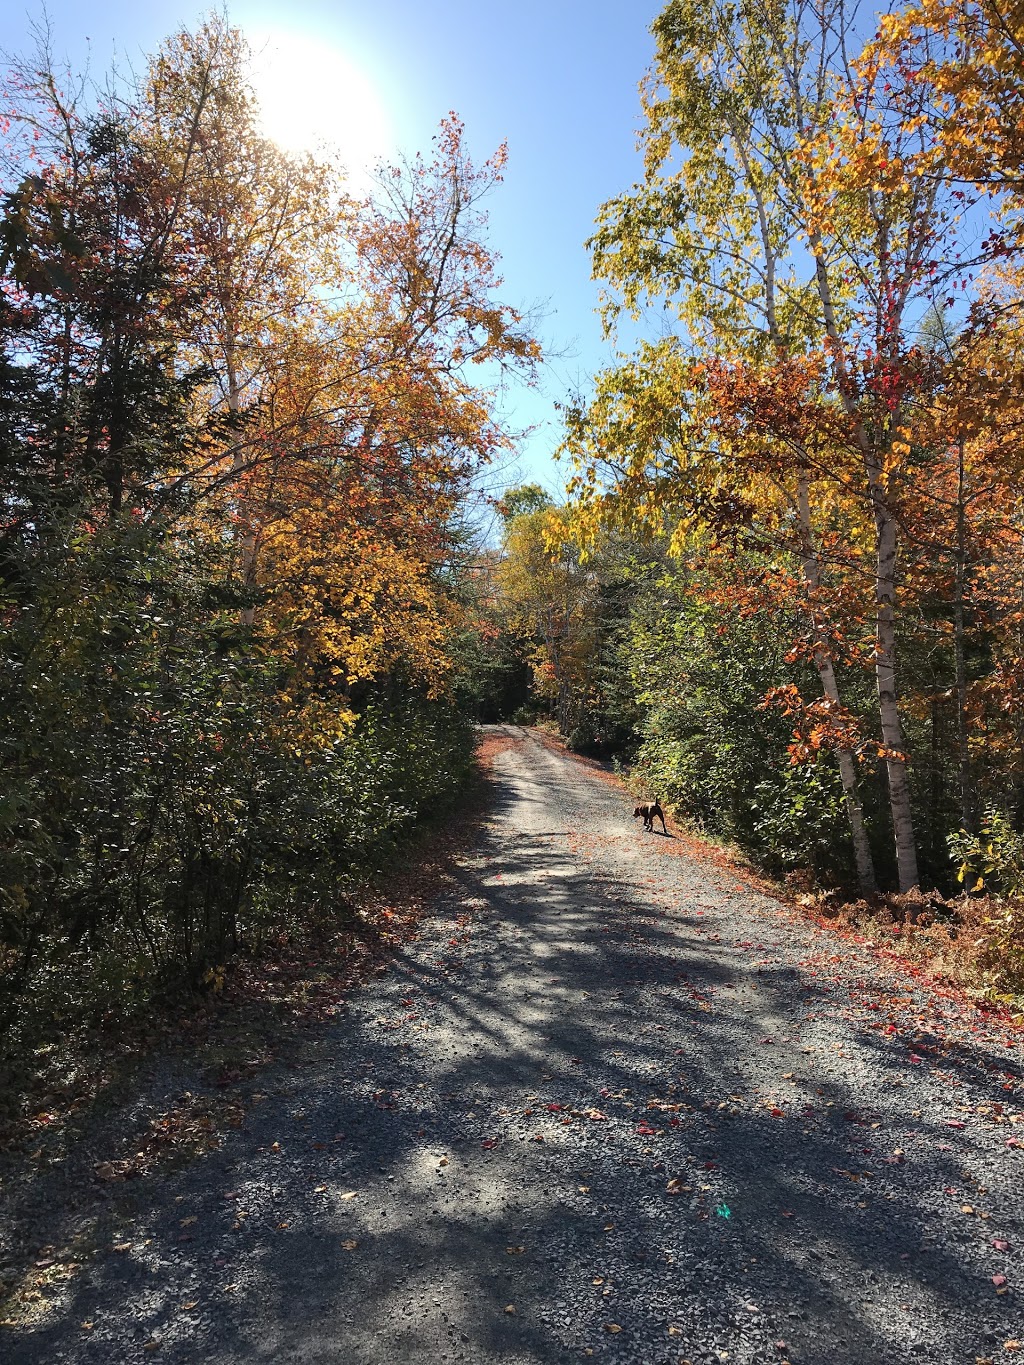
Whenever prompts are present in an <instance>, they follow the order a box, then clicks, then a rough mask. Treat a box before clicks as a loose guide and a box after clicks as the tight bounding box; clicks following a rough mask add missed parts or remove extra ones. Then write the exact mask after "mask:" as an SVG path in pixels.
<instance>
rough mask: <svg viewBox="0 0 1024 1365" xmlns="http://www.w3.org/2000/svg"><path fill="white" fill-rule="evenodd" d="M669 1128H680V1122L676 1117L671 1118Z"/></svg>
mask: <svg viewBox="0 0 1024 1365" xmlns="http://www.w3.org/2000/svg"><path fill="white" fill-rule="evenodd" d="M668 1126H669V1127H670V1128H678V1127H679V1120H678V1119H677V1118H674V1117H673V1118H670V1119H669V1121H668Z"/></svg>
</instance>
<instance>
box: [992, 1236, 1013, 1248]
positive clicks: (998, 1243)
mask: <svg viewBox="0 0 1024 1365" xmlns="http://www.w3.org/2000/svg"><path fill="white" fill-rule="evenodd" d="M992 1245H993V1246H994V1247H995V1249H996V1251H1012V1250H1013V1248H1012V1247H1011V1246H1010V1243H1009V1242H1007V1241H1006V1240H1005V1239H1004V1238H1002V1237H993V1238H992Z"/></svg>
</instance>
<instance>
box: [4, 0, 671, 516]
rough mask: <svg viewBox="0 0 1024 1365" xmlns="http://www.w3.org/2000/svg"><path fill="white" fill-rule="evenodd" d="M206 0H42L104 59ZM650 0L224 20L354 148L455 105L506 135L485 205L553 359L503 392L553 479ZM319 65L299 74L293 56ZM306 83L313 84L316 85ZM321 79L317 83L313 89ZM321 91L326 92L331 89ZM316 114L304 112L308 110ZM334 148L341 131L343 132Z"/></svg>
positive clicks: (185, 20)
mask: <svg viewBox="0 0 1024 1365" xmlns="http://www.w3.org/2000/svg"><path fill="white" fill-rule="evenodd" d="M207 8H208V6H205V5H197V6H194V7H193V6H192V5H190V4H187V3H182V0H155V2H154V0H147V3H138V0H135V3H127V2H126V0H108V3H99V4H93V5H90V6H88V7H87V6H83V5H82V4H81V3H75V4H72V3H70V0H49V3H48V5H47V13H48V16H49V20H50V25H51V29H52V33H53V47H54V51H55V55H56V56H57V57H58V58H62V57H65V56H66V57H67V58H68V59H69V60H70V62H71V64H72V65H73V66H75V67H79V66H81V65H82V63H83V62H84V61H85V60H86V59H88V60H89V61H90V64H91V67H92V70H93V71H94V72H95V73H96V74H99V73H100V72H102V71H103V70H104V69H105V68H106V67H107V66H108V65H109V64H110V62H111V59H112V58H113V56H114V54H115V53H120V54H121V57H122V60H127V61H131V62H133V63H134V64H136V65H139V64H141V62H140V59H141V58H142V57H143V56H144V54H146V53H148V52H150V51H152V50H153V48H155V47H156V45H157V44H158V43H159V42H160V40H161V39H162V38H163V37H164V36H166V35H167V34H168V33H170V32H172V31H173V30H174V29H176V28H177V27H179V26H180V25H182V24H192V23H194V22H195V21H196V20H197V19H198V18H199V17H200V16H201V15H202V13H203V12H204V11H205V10H206V9H207ZM659 9H660V5H659V4H658V3H656V2H655V0H546V2H545V0H509V2H508V3H506V4H504V5H501V4H497V5H496V4H487V3H481V0H372V3H367V0H359V2H358V3H355V0H291V3H289V4H287V5H284V4H267V3H259V0H248V2H247V3H236V4H231V5H229V6H228V12H229V14H230V17H231V19H232V21H233V22H234V23H237V24H238V25H239V26H240V27H242V28H243V29H244V30H246V32H247V33H249V34H250V36H251V38H252V39H253V40H254V42H255V43H256V45H257V46H258V47H259V49H260V50H261V51H262V52H263V54H264V58H263V74H262V75H261V82H262V84H263V85H264V87H265V88H267V89H268V91H269V92H270V95H271V99H272V101H273V102H274V105H275V108H276V110H277V115H278V117H279V118H280V119H281V120H283V122H282V128H284V129H287V124H288V120H289V119H293V120H297V121H298V122H299V124H300V125H301V124H302V120H303V118H304V117H305V119H306V123H307V124H309V123H310V119H313V122H315V121H316V118H319V119H320V121H321V122H327V123H332V122H333V123H335V124H345V125H346V126H347V127H348V128H349V133H348V134H347V141H348V144H349V152H348V155H349V157H350V158H352V159H355V158H357V157H358V156H359V155H361V154H367V152H368V149H371V148H372V149H375V150H376V149H379V150H387V149H388V148H389V147H391V148H394V147H396V146H397V147H398V148H400V149H402V150H404V151H407V152H413V151H416V150H418V149H420V148H423V149H426V148H427V147H428V144H429V141H430V138H431V136H432V134H433V132H434V130H435V129H436V127H437V124H438V122H439V120H440V119H441V118H442V117H443V116H444V115H445V114H446V113H447V112H448V111H449V110H455V111H456V112H457V113H458V114H459V115H460V117H461V118H462V119H463V121H464V122H465V124H466V128H467V135H468V137H469V141H470V146H471V148H472V149H473V153H474V155H475V156H477V157H479V158H480V159H482V158H483V157H485V156H487V155H489V154H490V152H492V151H493V150H494V148H495V147H496V146H497V145H498V144H499V143H500V142H502V141H503V140H507V141H508V144H509V153H510V159H509V164H508V167H507V171H506V176H505V182H504V184H503V186H502V187H501V188H500V190H499V191H498V192H497V193H496V194H495V196H494V198H493V200H492V201H491V204H490V215H491V243H492V245H493V246H494V247H495V248H496V249H497V250H498V251H499V253H500V254H501V257H502V262H503V272H504V275H505V280H506V287H505V291H504V292H505V295H506V297H507V298H508V300H509V301H510V302H512V303H514V304H516V305H518V306H522V307H532V306H538V305H539V306H540V307H541V308H542V310H543V311H544V312H545V313H546V315H547V316H546V317H545V318H544V320H543V322H542V323H541V328H540V331H541V336H542V339H543V340H544V341H545V342H546V343H548V345H549V347H550V349H551V351H552V352H555V353H558V354H557V355H555V356H554V358H552V360H551V361H550V363H549V365H548V367H547V368H546V371H545V374H544V376H543V380H542V383H543V391H541V392H537V393H528V392H525V391H517V392H516V393H514V394H511V395H509V398H508V402H507V407H508V411H509V415H510V417H511V419H512V420H513V422H514V423H515V424H516V425H518V426H526V425H534V426H536V427H537V430H536V431H535V432H534V434H533V435H532V436H531V437H529V439H528V440H527V441H526V442H525V443H524V447H523V455H522V458H521V460H520V470H519V472H520V473H521V475H522V476H523V477H525V478H530V479H535V480H538V481H540V482H542V483H544V484H546V485H548V486H549V487H551V488H552V489H557V488H558V486H559V485H560V483H561V481H562V478H563V474H562V472H561V471H560V470H559V468H558V467H557V466H555V465H554V464H553V463H552V461H551V458H550V455H551V451H552V450H553V449H554V447H555V445H557V442H558V436H559V427H558V419H557V414H556V413H555V411H554V406H553V405H554V402H555V401H556V400H557V399H558V398H560V397H563V396H564V395H565V393H566V392H567V391H568V390H570V389H571V388H573V387H575V386H579V385H582V386H585V385H586V382H587V378H588V376H589V375H590V374H592V373H593V372H594V370H595V369H598V368H600V367H601V366H602V365H603V364H605V363H607V362H608V360H609V359H610V358H611V354H612V352H611V349H610V348H609V346H608V344H607V343H606V342H604V341H602V339H601V334H600V326H599V323H598V320H597V318H596V316H595V313H594V308H595V305H596V302H597V290H596V286H595V285H594V284H593V283H592V282H591V280H590V262H589V257H588V254H587V252H586V251H585V250H584V247H583V242H584V240H585V239H586V237H587V235H588V233H589V232H590V230H591V226H592V224H593V220H594V215H595V213H596V211H597V209H598V207H599V205H600V204H601V203H602V202H603V201H604V200H606V199H608V198H610V197H612V196H613V195H615V194H617V193H619V192H621V191H622V190H624V189H626V188H627V187H628V186H629V185H630V184H631V183H632V182H633V181H634V180H636V179H637V178H638V176H639V173H640V165H639V158H638V156H637V154H636V151H635V142H636V128H637V126H638V123H639V119H640V113H639V97H638V94H637V85H638V83H639V81H640V78H641V77H642V75H643V73H644V71H645V70H646V68H647V66H648V64H649V61H650V58H651V53H652V50H653V44H652V39H651V37H650V34H649V32H648V28H649V25H650V23H651V21H652V20H653V18H654V17H655V15H656V14H657V12H658V10H659ZM41 14H42V9H41V6H40V5H37V4H35V3H24V4H19V3H18V0H14V2H13V3H11V2H10V0H9V3H8V4H7V5H5V6H3V7H2V9H0V48H2V49H3V50H4V51H5V52H7V53H15V54H17V53H24V52H26V50H27V49H29V48H30V47H31V36H30V27H31V23H32V21H33V20H37V21H38V19H39V18H40V16H41ZM307 56H308V58H309V63H310V65H312V66H314V67H315V68H316V70H317V73H318V75H317V79H316V80H315V81H313V82H309V81H306V82H303V81H302V79H301V72H302V67H303V63H304V60H305V58H306V57H307ZM313 87H316V88H317V89H319V90H320V91H321V93H320V94H319V95H317V96H315V97H314V96H313V95H312V94H311V89H312V88H313ZM324 91H326V92H328V93H327V94H324V93H323V92H324ZM332 100H333V101H334V103H333V104H332ZM314 116H315V117H314ZM340 141H341V142H342V144H343V146H344V145H345V143H346V137H342V138H341V139H340Z"/></svg>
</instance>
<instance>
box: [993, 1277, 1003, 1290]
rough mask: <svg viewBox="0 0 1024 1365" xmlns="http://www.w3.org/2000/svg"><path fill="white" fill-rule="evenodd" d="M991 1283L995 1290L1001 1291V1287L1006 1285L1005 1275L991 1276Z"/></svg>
mask: <svg viewBox="0 0 1024 1365" xmlns="http://www.w3.org/2000/svg"><path fill="white" fill-rule="evenodd" d="M992 1283H993V1284H994V1285H995V1287H996V1288H997V1289H1002V1287H1003V1285H1004V1284H1005V1283H1006V1276H1005V1275H993V1276H992Z"/></svg>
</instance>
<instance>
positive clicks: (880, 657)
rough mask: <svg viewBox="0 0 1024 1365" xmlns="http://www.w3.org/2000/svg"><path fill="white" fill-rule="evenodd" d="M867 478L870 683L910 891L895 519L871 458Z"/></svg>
mask: <svg viewBox="0 0 1024 1365" xmlns="http://www.w3.org/2000/svg"><path fill="white" fill-rule="evenodd" d="M868 478H869V481H870V490H871V503H872V510H873V512H874V515H875V529H876V532H877V550H876V559H875V604H876V608H877V613H878V615H877V625H876V629H875V683H876V686H877V689H878V717H879V721H880V722H881V727H882V743H883V745H884V746H885V748H886V750H887V751H888V755H887V757H886V760H885V766H886V770H887V773H888V777H889V806H890V809H891V811H892V832H893V838H894V839H895V841H896V867H897V870H898V873H899V886H900V890H901V891H910V890H912V889H913V888H914V887H915V886H917V885H918V882H919V880H920V879H919V877H918V872H917V845H916V842H915V839H914V815H913V808H912V805H911V800H910V781H909V779H908V776H907V761H906V758H905V757H904V756H903V726H902V723H901V721H900V713H899V707H898V705H897V701H896V612H895V599H896V522H895V520H894V519H893V516H892V513H891V511H890V510H889V504H888V499H887V498H886V497H885V495H884V491H883V490H882V488H881V470H880V469H879V467H878V465H877V464H875V463H874V462H873V461H872V462H869V465H868Z"/></svg>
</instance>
